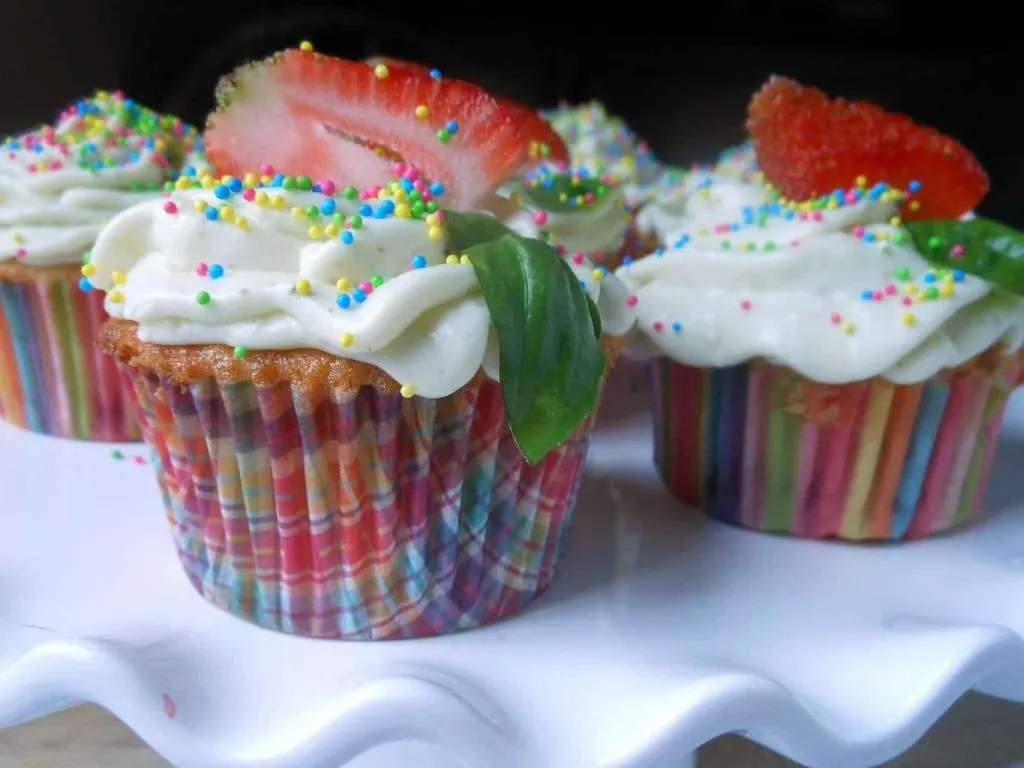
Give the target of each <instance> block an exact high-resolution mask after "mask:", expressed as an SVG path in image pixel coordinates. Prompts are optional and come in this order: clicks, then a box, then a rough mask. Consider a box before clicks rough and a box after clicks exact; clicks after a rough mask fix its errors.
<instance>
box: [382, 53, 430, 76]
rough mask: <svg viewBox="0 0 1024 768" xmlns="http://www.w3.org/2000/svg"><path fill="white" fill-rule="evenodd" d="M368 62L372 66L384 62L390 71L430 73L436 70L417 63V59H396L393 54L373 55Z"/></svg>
mask: <svg viewBox="0 0 1024 768" xmlns="http://www.w3.org/2000/svg"><path fill="white" fill-rule="evenodd" d="M366 63H367V64H369V65H370V66H371V67H376V66H377V65H378V64H383V65H384V66H385V67H387V68H388V71H391V70H395V71H396V72H398V71H409V70H411V71H413V72H422V73H424V74H428V75H429V74H430V73H431V72H433V71H434V70H433V69H431V68H430V67H425V66H424V65H422V64H417V63H416V62H415V61H406V60H405V59H396V58H393V57H391V56H371V57H370V58H368V59H367V60H366Z"/></svg>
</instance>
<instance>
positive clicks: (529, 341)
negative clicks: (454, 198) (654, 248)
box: [444, 211, 605, 463]
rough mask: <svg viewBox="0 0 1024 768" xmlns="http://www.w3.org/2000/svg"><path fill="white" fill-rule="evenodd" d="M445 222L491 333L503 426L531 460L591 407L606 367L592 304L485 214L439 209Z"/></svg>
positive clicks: (525, 242) (550, 258)
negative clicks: (482, 302)
mask: <svg viewBox="0 0 1024 768" xmlns="http://www.w3.org/2000/svg"><path fill="white" fill-rule="evenodd" d="M444 221H445V228H446V230H447V236H448V245H449V247H450V248H451V249H452V251H453V252H455V253H458V254H459V255H463V254H465V255H466V256H468V257H469V262H470V264H472V266H473V270H474V271H475V273H476V277H477V280H478V281H479V283H480V288H481V290H482V292H483V297H484V300H485V301H486V302H487V308H488V310H489V312H490V315H491V321H492V322H493V323H494V327H495V328H496V329H497V332H498V349H499V375H500V379H501V391H502V395H503V398H504V401H505V412H506V418H507V420H508V425H509V429H510V430H511V431H512V434H513V436H514V437H515V439H516V443H517V444H518V445H519V449H520V451H522V453H523V456H524V457H525V458H526V460H527V461H529V462H530V463H536V462H538V461H540V460H541V459H542V458H544V456H545V455H546V454H547V453H548V451H550V450H551V449H552V448H554V447H556V446H557V445H560V444H561V443H562V442H564V441H565V440H566V439H567V438H568V437H569V436H570V435H571V434H572V433H573V431H574V430H575V429H576V428H577V427H578V426H579V425H580V423H581V422H582V421H583V420H584V419H585V418H587V416H589V415H590V413H591V412H592V411H593V410H594V408H595V407H596V405H597V397H598V391H599V389H600V386H601V378H602V377H603V376H604V369H605V358H604V353H603V351H602V349H601V345H600V341H599V338H600V334H601V320H600V317H599V315H598V313H597V307H596V305H595V304H594V302H593V300H592V299H591V298H590V297H589V296H588V295H587V294H586V293H585V292H584V290H583V288H582V287H581V285H580V281H579V279H578V278H577V277H576V275H575V273H574V272H573V271H572V268H571V267H570V266H569V265H568V264H567V263H566V262H565V261H564V260H563V259H562V258H561V257H560V256H559V255H558V254H557V253H555V251H554V249H553V248H551V246H549V245H548V244H547V243H544V242H542V241H540V240H534V239H532V238H527V237H523V236H521V235H519V234H517V233H515V232H513V231H512V230H510V229H509V228H507V227H506V226H505V225H504V224H502V223H501V222H500V221H498V220H497V219H495V218H494V217H493V216H490V215H488V214H483V213H456V212H454V211H445V213H444Z"/></svg>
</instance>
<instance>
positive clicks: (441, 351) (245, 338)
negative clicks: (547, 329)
mask: <svg viewBox="0 0 1024 768" xmlns="http://www.w3.org/2000/svg"><path fill="white" fill-rule="evenodd" d="M325 184H329V182H327V183H325ZM275 185H276V186H275ZM208 186H209V185H208ZM299 186H300V188H295V187H294V185H293V188H291V189H288V188H285V187H284V186H281V185H280V177H278V178H277V179H276V180H274V181H272V182H271V184H270V185H268V186H267V187H260V188H258V189H257V188H254V187H252V186H246V187H244V188H243V185H242V183H241V181H239V180H234V179H229V180H226V183H224V180H222V183H219V184H216V185H212V187H211V188H205V189H204V188H193V189H182V190H179V191H177V192H175V193H174V194H173V195H171V196H170V197H168V198H166V199H164V200H155V201H149V202H144V203H142V204H140V205H137V206H135V207H133V208H131V209H129V210H127V211H125V212H123V213H121V214H120V215H118V216H117V217H116V218H115V219H114V220H113V221H111V223H110V224H109V225H108V226H107V227H106V228H105V229H104V230H103V232H102V233H101V234H100V236H99V238H98V239H97V241H96V245H95V247H94V248H93V250H92V256H91V260H90V263H89V264H87V265H86V266H85V268H84V269H83V272H84V273H85V274H86V275H87V277H88V280H89V281H90V284H91V285H93V286H95V287H97V288H100V289H103V290H106V291H107V292H108V293H107V296H106V308H107V311H108V313H109V314H110V315H112V316H114V317H122V318H126V319H129V320H133V321H135V322H137V323H138V334H139V337H140V339H142V340H143V341H147V342H152V343H156V344H168V345H189V344H207V343H217V344H225V345H228V346H232V347H235V348H236V350H237V349H238V348H247V349H299V348H313V349H318V350H322V351H324V352H327V353H330V354H334V355H337V356H340V357H345V358H350V359H354V360H360V361H363V362H366V363H369V364H372V365H375V366H377V367H379V368H381V369H382V370H383V371H385V372H386V373H388V374H389V375H390V376H391V377H392V378H394V379H395V380H396V381H398V382H400V383H401V384H402V385H403V386H408V387H411V388H413V390H414V391H415V392H416V393H417V394H419V395H422V396H425V397H444V396H446V395H449V394H451V393H452V392H455V391H456V390H458V389H459V388H460V387H462V386H463V385H465V384H466V383H468V382H469V381H470V380H471V379H472V378H473V376H475V375H476V373H477V372H478V371H479V370H481V369H482V370H483V371H484V373H485V374H486V375H488V376H489V377H491V378H492V379H495V380H497V378H498V354H497V352H498V341H497V333H496V331H495V329H494V327H493V325H492V323H491V319H490V315H489V312H488V309H487V304H486V303H485V301H484V298H483V295H482V292H481V289H480V286H479V284H478V282H477V279H476V275H475V272H474V270H473V267H472V266H471V265H470V264H468V263H462V262H460V260H459V258H458V257H455V256H452V255H449V254H447V253H446V249H445V242H444V237H443V230H442V222H441V221H440V219H439V216H438V214H437V213H429V214H427V215H426V216H424V217H422V218H411V217H410V216H409V206H408V205H407V204H406V203H404V202H398V203H397V204H396V201H395V200H394V199H392V198H374V199H359V196H358V194H357V193H356V192H355V190H354V189H352V188H347V189H346V190H337V191H336V190H335V189H334V187H333V185H330V189H328V190H326V191H325V190H324V188H323V186H321V187H318V188H317V189H319V191H315V190H314V189H310V185H309V184H308V183H307V184H300V185H299ZM303 186H304V187H305V188H306V189H305V191H303V190H302V189H301V187H303ZM335 192H337V193H335ZM574 269H575V270H576V273H577V275H578V276H579V278H580V280H581V282H582V283H583V285H584V287H585V289H586V290H587V291H588V292H589V293H590V295H591V296H592V298H594V300H595V302H596V304H597V305H598V308H599V310H600V311H601V315H602V320H603V323H604V331H605V333H608V334H612V335H622V334H625V333H626V332H627V331H628V330H629V329H630V327H631V325H632V322H633V319H634V314H633V311H632V309H631V308H630V307H629V306H628V304H627V302H626V296H627V293H626V289H625V286H624V285H622V283H621V282H619V281H618V280H616V279H615V278H614V277H613V276H610V275H609V276H605V275H604V274H601V273H595V271H594V268H593V266H592V265H587V264H579V265H574Z"/></svg>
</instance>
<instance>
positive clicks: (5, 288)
mask: <svg viewBox="0 0 1024 768" xmlns="http://www.w3.org/2000/svg"><path fill="white" fill-rule="evenodd" d="M25 290H26V289H25V286H23V285H21V284H20V283H11V282H7V281H0V301H2V303H3V311H4V316H5V317H6V318H7V324H8V325H9V326H10V330H11V341H13V342H14V359H15V361H16V362H17V365H18V371H17V373H18V377H19V379H20V380H21V381H20V385H21V397H22V404H23V407H24V409H25V427H26V428H27V429H29V430H31V431H33V432H45V431H46V415H45V410H44V408H43V407H42V403H43V397H42V395H43V393H42V391H41V388H42V377H41V375H40V373H39V371H40V367H39V360H38V359H37V357H38V345H37V344H35V338H36V333H35V330H34V329H33V328H32V314H31V309H30V308H29V306H28V300H27V298H26V297H25V295H24V293H25ZM33 348H35V353H36V354H35V355H33Z"/></svg>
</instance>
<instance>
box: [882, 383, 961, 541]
mask: <svg viewBox="0 0 1024 768" xmlns="http://www.w3.org/2000/svg"><path fill="white" fill-rule="evenodd" d="M948 399H949V387H948V386H946V385H945V384H926V385H925V387H924V391H923V392H922V393H921V402H920V404H919V405H918V407H917V418H916V419H915V420H914V432H913V434H912V435H911V436H910V444H909V445H908V446H907V457H906V459H905V460H904V462H903V473H902V474H901V475H900V484H899V487H898V488H897V489H896V498H895V500H894V501H893V505H892V537H893V538H894V539H902V538H903V536H904V535H905V534H906V532H907V529H908V528H909V527H910V522H911V520H913V518H914V510H915V509H916V508H917V502H918V500H919V499H920V498H921V488H922V486H923V485H924V478H925V475H926V474H927V473H928V463H929V461H930V460H931V457H932V448H933V447H934V445H935V437H936V435H937V434H938V432H939V424H940V423H941V422H942V412H943V411H944V410H945V409H946V401H947V400H948Z"/></svg>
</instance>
